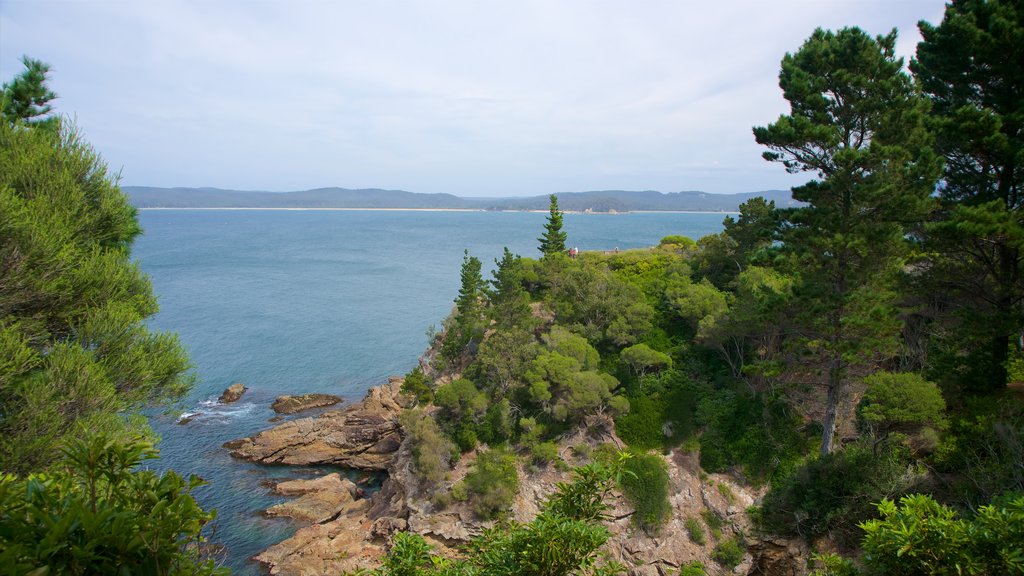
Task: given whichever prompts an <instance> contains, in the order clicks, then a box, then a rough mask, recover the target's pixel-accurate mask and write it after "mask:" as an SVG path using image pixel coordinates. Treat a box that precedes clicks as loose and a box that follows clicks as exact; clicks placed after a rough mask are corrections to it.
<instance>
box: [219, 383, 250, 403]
mask: <svg viewBox="0 0 1024 576" xmlns="http://www.w3.org/2000/svg"><path fill="white" fill-rule="evenodd" d="M246 390H248V388H246V387H245V385H244V384H242V383H241V382H236V383H234V384H232V385H231V386H228V387H227V388H225V389H224V393H223V394H221V395H220V402H221V404H230V403H231V402H235V401H237V400H238V399H239V398H241V397H242V394H245V391H246Z"/></svg>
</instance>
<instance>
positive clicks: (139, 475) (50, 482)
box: [0, 434, 227, 575]
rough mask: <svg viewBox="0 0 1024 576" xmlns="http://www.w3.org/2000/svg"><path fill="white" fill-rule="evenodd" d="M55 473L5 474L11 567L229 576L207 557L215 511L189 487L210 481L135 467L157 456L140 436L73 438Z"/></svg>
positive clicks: (0, 548) (3, 528)
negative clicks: (206, 538)
mask: <svg viewBox="0 0 1024 576" xmlns="http://www.w3.org/2000/svg"><path fill="white" fill-rule="evenodd" d="M64 454H65V455H64V459H63V461H62V462H61V464H62V465H63V467H62V468H60V471H59V472H54V473H53V474H33V475H30V476H28V477H27V478H24V479H19V478H16V477H15V476H13V475H11V474H0V567H2V568H0V572H3V573H4V574H136V573H138V574H168V575H184V574H189V575H206V574H226V573H227V570H225V569H223V568H220V569H218V568H215V567H214V564H213V562H212V561H209V560H207V561H202V562H201V561H200V560H201V559H200V558H199V544H200V543H201V542H203V538H202V536H201V531H202V529H203V526H204V525H206V523H207V522H209V521H210V520H211V519H213V517H214V513H213V512H204V511H203V510H202V509H201V508H200V507H199V505H198V504H197V503H196V501H195V500H194V499H193V498H192V495H191V492H192V490H194V489H195V488H196V487H198V486H200V485H202V484H203V482H202V481H201V480H200V479H199V478H198V477H197V476H192V477H191V478H189V479H188V480H185V479H183V478H181V477H180V476H178V475H177V474H175V473H174V472H167V473H165V474H163V475H158V474H157V473H156V472H154V471H152V470H141V469H137V467H138V466H139V465H140V464H141V463H142V462H143V461H144V460H148V459H152V458H156V454H157V451H156V449H155V448H153V445H152V444H150V443H149V442H146V441H144V440H141V439H138V438H136V439H130V440H127V441H122V440H117V439H115V438H114V437H112V436H109V435H105V434H87V435H85V438H84V439H75V440H71V441H69V443H68V447H67V448H66V449H65V452H64Z"/></svg>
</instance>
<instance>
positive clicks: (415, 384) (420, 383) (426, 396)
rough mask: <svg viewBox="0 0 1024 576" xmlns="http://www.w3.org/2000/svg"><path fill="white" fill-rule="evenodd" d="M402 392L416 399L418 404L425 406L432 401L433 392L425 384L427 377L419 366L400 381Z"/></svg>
mask: <svg viewBox="0 0 1024 576" xmlns="http://www.w3.org/2000/svg"><path fill="white" fill-rule="evenodd" d="M402 392H404V393H406V394H411V395H413V396H415V397H416V401H417V402H419V403H420V404H427V403H429V402H430V401H431V400H433V399H434V390H433V389H432V388H431V387H430V385H428V384H427V377H426V376H424V374H423V370H421V369H420V367H419V366H417V367H415V368H413V369H412V372H409V373H408V374H406V375H405V379H404V380H403V381H402Z"/></svg>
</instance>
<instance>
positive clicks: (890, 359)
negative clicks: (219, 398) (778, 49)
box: [0, 0, 1024, 576]
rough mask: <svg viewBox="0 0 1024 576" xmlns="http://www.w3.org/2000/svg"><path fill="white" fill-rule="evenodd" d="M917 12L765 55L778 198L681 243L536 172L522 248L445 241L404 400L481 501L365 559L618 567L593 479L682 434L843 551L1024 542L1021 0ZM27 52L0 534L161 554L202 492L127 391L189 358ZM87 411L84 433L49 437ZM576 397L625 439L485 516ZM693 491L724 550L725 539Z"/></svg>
mask: <svg viewBox="0 0 1024 576" xmlns="http://www.w3.org/2000/svg"><path fill="white" fill-rule="evenodd" d="M921 30H922V34H923V37H924V41H923V42H922V43H921V44H920V45H919V47H918V53H917V54H918V55H917V58H916V59H915V60H914V61H913V62H911V64H910V70H911V71H912V72H913V76H911V75H910V74H908V73H907V72H906V71H905V70H904V66H903V62H902V61H901V60H900V59H898V58H896V56H895V44H896V36H895V33H890V34H888V35H883V36H878V37H872V36H870V35H868V34H866V33H864V32H863V31H861V30H859V29H857V28H846V29H842V30H839V31H838V32H833V31H825V30H817V31H815V32H814V33H813V34H812V35H811V36H810V38H809V39H808V40H807V41H806V42H805V43H804V45H803V46H802V47H801V48H800V49H799V50H797V51H796V52H794V53H793V54H788V55H786V56H785V57H784V59H783V61H782V65H781V72H780V77H779V84H780V86H781V88H782V90H783V93H784V96H785V98H786V100H787V101H788V103H789V105H790V110H789V112H788V113H787V114H783V115H782V116H780V117H779V118H778V119H777V120H776V121H775V122H772V123H770V124H768V125H766V126H764V127H758V128H755V129H754V137H755V139H756V140H757V141H758V142H759V143H761V144H762V145H764V146H765V147H766V148H767V151H766V152H765V153H764V156H765V158H766V159H767V160H769V161H772V162H779V163H781V164H782V165H783V167H784V168H785V169H786V170H787V171H789V172H793V173H797V172H806V173H809V174H811V175H812V176H813V179H812V180H811V181H810V182H808V183H807V184H804V185H801V186H797V187H796V188H794V189H793V196H794V198H795V199H796V200H799V201H800V202H802V204H801V205H800V206H798V207H793V208H777V207H776V206H775V205H774V203H772V202H769V201H766V200H764V199H760V198H755V199H752V200H750V201H748V202H746V203H744V204H743V205H742V206H741V209H740V212H739V214H738V216H736V217H735V218H733V217H729V218H727V219H726V220H725V223H724V230H723V232H721V233H719V234H715V235H711V236H708V237H705V238H702V239H700V240H699V241H698V242H694V241H693V240H691V239H688V238H684V237H679V236H670V237H667V238H665V239H664V240H663V241H662V242H661V243H660V245H659V246H657V247H654V248H651V249H649V250H638V251H627V252H622V253H613V254H601V253H583V254H579V255H578V256H576V257H570V256H569V255H568V254H566V252H565V246H566V240H567V237H568V231H565V230H563V229H562V225H563V220H562V217H561V213H560V211H559V208H558V203H557V202H558V200H557V198H555V197H551V198H550V207H549V216H548V221H547V224H546V226H545V228H544V231H543V233H542V236H541V237H540V238H538V242H539V248H540V253H541V254H542V256H541V257H540V258H539V259H532V258H525V257H520V256H518V255H515V254H512V253H511V252H510V251H508V250H507V249H506V250H505V251H504V253H503V254H502V255H501V257H500V258H499V259H497V260H495V268H494V271H493V273H492V277H491V278H490V279H489V280H485V279H484V278H483V266H482V262H481V260H480V259H479V258H478V257H476V256H473V255H471V254H470V253H469V252H468V251H467V252H466V253H465V256H464V259H463V265H462V269H461V289H460V291H459V294H458V297H457V299H456V300H455V304H456V308H455V311H454V313H453V314H452V316H451V317H450V318H449V319H448V320H447V321H446V323H445V326H444V329H443V330H442V331H441V333H439V334H438V335H437V338H436V341H435V342H433V346H432V350H433V351H434V352H435V355H434V356H432V357H431V359H430V362H429V363H428V364H427V365H425V366H424V367H423V368H422V369H417V370H415V371H413V372H412V373H410V374H409V375H408V376H407V378H406V381H405V388H406V390H407V391H408V392H410V393H412V394H413V395H414V396H415V397H416V399H417V402H418V404H419V406H418V407H417V408H416V409H413V410H410V411H408V412H407V413H406V414H405V415H404V416H403V419H402V424H403V427H404V429H405V433H406V438H407V445H408V447H409V448H410V449H411V454H412V456H413V469H414V471H415V472H416V473H417V474H418V480H419V484H420V485H419V486H417V487H415V490H416V491H417V492H418V493H419V494H421V495H423V496H425V497H428V498H430V501H431V504H432V505H433V506H435V507H438V508H441V507H445V506H449V505H455V502H458V501H463V500H465V501H468V506H469V509H470V510H472V511H473V512H474V513H475V514H477V515H478V516H480V517H482V518H496V519H497V521H498V524H497V526H498V527H497V528H496V529H494V530H492V531H489V532H487V533H486V534H484V535H483V536H482V537H480V538H478V539H477V540H475V541H474V542H472V543H471V544H470V545H469V547H468V549H467V554H466V555H465V556H464V557H463V558H461V559H456V560H450V559H442V558H439V557H437V556H434V555H432V554H431V552H430V549H429V547H428V546H427V544H426V542H425V541H424V540H423V539H422V538H419V537H418V536H415V535H404V534H403V535H398V536H396V537H395V540H394V542H393V547H392V549H391V552H390V553H389V555H388V556H387V558H386V561H385V565H384V566H383V567H382V568H381V569H380V570H378V573H379V574H381V575H382V576H390V575H400V574H401V575H405V574H433V573H438V574H552V575H554V574H570V573H604V572H613V571H615V570H616V566H615V565H614V564H600V563H599V562H598V560H597V550H598V548H599V547H600V546H601V545H602V544H603V543H604V542H605V541H606V540H607V538H608V532H607V530H606V529H605V528H604V527H602V526H601V524H600V521H601V520H602V518H603V516H602V514H603V512H604V509H605V508H604V496H605V495H606V494H607V493H608V492H609V491H610V490H612V489H613V488H616V487H617V488H618V489H620V490H622V492H623V493H624V494H625V496H626V499H627V501H628V502H630V503H631V505H632V506H633V507H634V509H635V513H634V514H633V519H634V522H635V525H636V527H637V529H642V530H646V531H649V532H656V531H657V530H658V528H659V525H660V524H661V523H662V522H663V521H664V519H665V518H666V516H667V515H668V514H669V513H670V507H669V505H668V501H667V498H668V496H669V479H668V474H667V473H666V460H665V459H664V456H663V453H664V452H667V451H672V450H678V451H683V452H688V453H691V454H696V455H698V456H695V457H698V458H699V462H700V465H701V467H702V468H703V469H704V470H706V471H709V472H724V473H730V474H733V475H734V476H735V477H736V478H737V479H740V480H744V481H746V482H749V483H754V484H759V485H762V486H766V487H767V489H768V490H767V494H766V495H765V497H764V498H763V501H762V502H761V504H760V506H759V507H758V508H757V509H755V510H752V511H751V512H752V513H753V516H754V519H755V520H756V524H757V526H758V528H759V529H760V530H763V531H765V532H769V533H774V534H783V535H789V536H796V537H804V538H806V539H808V540H810V541H815V542H816V541H818V540H820V539H827V540H830V541H831V543H834V544H838V545H839V547H840V549H841V550H843V551H844V552H850V553H851V554H855V553H856V552H857V549H858V547H859V549H860V551H862V552H863V554H862V555H861V556H857V557H856V561H854V562H852V561H850V560H849V559H844V558H840V557H838V556H823V557H821V558H820V559H819V560H820V567H821V569H822V571H823V573H826V574H854V573H858V572H864V573H867V574H935V573H950V574H952V573H964V574H991V573H1008V574H1013V573H1017V574H1020V573H1024V558H1022V556H1021V552H1020V546H1019V543H1020V542H1021V540H1022V537H1024V536H1022V535H1024V528H1022V526H1024V500H1022V496H1021V493H1024V468H1022V465H1021V463H1022V462H1024V402H1022V399H1021V398H1020V390H1019V386H1013V387H1011V386H1009V384H1010V383H1011V382H1012V383H1014V384H1018V383H1020V382H1021V381H1022V380H1024V369H1022V367H1024V351H1022V350H1021V343H1022V339H1024V313H1022V308H1021V303H1022V299H1024V258H1022V250H1024V220H1022V215H1021V207H1022V205H1024V190H1022V189H1021V186H1022V183H1024V109H1022V108H1021V107H1022V106H1024V100H1022V99H1021V98H1020V93H1021V90H1022V86H1024V82H1022V80H1024V79H1022V77H1021V75H1022V74H1024V72H1022V69H1021V67H1020V65H1019V63H1020V62H1021V61H1024V4H1022V2H1021V1H1020V0H987V1H986V0H962V1H956V2H953V3H951V4H950V5H949V6H948V7H947V9H946V14H945V17H944V19H943V21H942V22H941V23H940V24H938V25H934V26H933V25H930V24H927V23H922V24H921ZM25 64H26V68H27V70H26V72H25V74H24V75H22V76H20V77H19V78H18V79H16V80H15V81H14V82H12V83H10V84H5V85H4V90H3V106H2V110H3V122H0V467H2V468H3V469H4V470H5V471H10V472H14V473H16V474H17V476H15V475H5V476H4V477H3V479H2V483H0V498H2V502H3V508H2V509H0V528H2V530H0V537H2V538H3V540H2V543H3V548H0V554H2V555H3V556H2V557H0V559H2V560H3V561H4V562H3V564H4V565H5V566H15V567H17V568H16V569H15V570H16V571H17V570H21V568H32V567H42V566H50V567H51V570H53V571H62V570H63V571H68V572H71V573H74V572H76V571H77V572H89V571H90V570H92V569H93V568H95V569H96V570H102V569H105V567H106V566H108V565H110V564H109V563H110V562H112V561H113V562H121V563H123V564H124V565H130V564H132V563H136V564H138V565H140V566H144V568H140V569H141V570H146V569H150V568H151V566H150V564H146V563H147V562H148V563H155V565H158V566H159V568H158V569H157V568H154V569H153V570H154V571H158V572H170V573H174V572H175V570H178V569H179V568H181V567H185V566H187V565H189V562H191V561H193V560H194V556H193V555H190V554H193V553H194V552H195V550H196V548H195V547H194V544H195V543H196V542H197V541H198V538H199V536H198V535H199V531H200V529H201V527H202V524H203V522H205V521H206V520H207V519H208V515H206V514H205V513H203V512H202V511H201V510H199V509H198V508H196V507H195V505H194V502H193V501H192V500H191V497H190V496H189V495H188V490H189V489H190V488H191V487H192V486H194V482H188V483H186V482H184V481H183V480H182V479H181V478H180V477H178V476H176V475H173V474H169V475H167V476H164V477H157V476H155V475H152V474H149V473H146V472H132V471H131V469H132V467H133V466H134V465H135V464H136V463H138V462H139V460H140V459H141V458H143V457H144V456H147V455H149V454H150V450H149V448H148V447H147V446H146V445H145V444H144V443H139V442H138V441H126V440H124V439H125V438H131V437H133V436H134V435H135V434H137V433H138V431H139V428H140V426H141V424H140V423H139V422H138V421H137V420H136V419H133V418H130V417H126V415H127V414H130V413H131V410H132V409H133V408H136V407H138V406H140V405H142V404H144V403H149V402H154V401H159V400H161V399H164V398H168V397H173V396H175V395H177V394H180V393H181V391H182V390H184V389H185V387H186V386H187V385H188V379H187V377H186V376H184V375H183V374H185V367H186V362H185V359H184V356H183V355H182V354H181V352H180V348H179V347H178V345H177V343H176V341H175V340H174V339H173V338H172V337H170V336H166V335H154V334H151V333H149V332H148V331H147V330H146V329H145V327H144V326H143V324H142V322H143V320H144V319H145V318H146V317H147V316H149V315H151V314H152V313H153V312H154V311H155V302H154V300H153V297H152V295H151V294H150V291H149V286H148V283H147V282H146V280H145V278H144V277H143V276H141V275H140V274H139V272H138V270H137V269H136V268H135V267H133V266H132V265H130V264H129V262H128V249H129V247H130V243H131V240H132V238H134V236H135V235H136V234H138V226H137V223H136V221H135V218H134V213H133V211H132V209H131V208H130V207H129V206H128V205H127V203H126V202H125V200H124V198H123V196H121V195H120V194H119V193H118V191H117V188H116V186H115V185H114V184H113V182H112V181H111V179H110V178H109V177H108V176H107V175H106V173H105V168H104V166H103V165H102V162H100V161H99V159H98V157H97V156H96V155H95V154H94V153H93V152H92V151H91V150H90V149H89V148H88V146H87V145H85V144H84V143H83V142H82V141H81V139H80V138H78V137H77V136H76V135H75V134H74V132H73V131H72V130H71V129H69V128H67V127H66V126H64V125H63V124H62V123H61V122H60V121H56V120H53V119H52V117H51V118H47V117H46V114H47V111H48V104H47V102H48V100H49V99H51V98H52V94H51V93H49V91H48V90H46V89H45V85H44V81H45V76H46V70H45V66H43V65H41V64H39V63H37V62H34V61H30V60H26V62H25ZM574 256H575V255H574ZM83 426H87V427H89V428H90V429H93V430H101V431H102V434H101V435H100V436H97V437H95V438H93V439H86V440H85V441H84V442H81V443H79V442H72V441H70V439H71V438H72V437H74V436H75V435H77V434H78V431H79V430H81V429H82V427H83ZM580 427H587V428H591V429H599V428H602V427H603V428H605V429H606V430H611V429H614V430H615V431H616V432H617V433H618V435H619V437H620V438H622V439H623V440H624V441H625V442H626V443H627V444H628V445H629V451H628V453H626V454H623V455H621V456H619V458H620V460H618V461H616V460H615V457H614V456H609V450H608V449H606V447H598V449H596V450H593V451H592V453H591V454H590V455H591V456H592V457H593V458H594V459H595V461H596V462H597V463H596V464H592V465H590V466H586V467H584V468H581V469H579V470H578V471H577V476H576V481H575V482H573V483H571V484H563V485H561V486H560V489H559V491H558V492H557V493H556V494H555V495H554V496H553V497H552V498H551V499H550V500H549V501H548V502H547V504H546V505H545V506H544V507H543V509H542V511H541V513H540V514H539V515H538V516H537V517H536V518H535V519H534V520H533V521H531V522H529V523H525V524H524V523H517V522H513V521H510V520H509V519H508V518H506V517H504V514H505V512H506V511H507V510H508V508H509V506H510V503H511V502H512V501H513V498H514V496H515V493H516V490H517V489H518V485H519V478H520V474H521V472H522V471H524V470H541V469H544V468H545V467H549V466H558V465H559V464H561V463H562V462H563V458H562V457H561V452H560V451H561V450H563V449H564V446H562V445H560V444H559V441H560V440H562V439H563V438H564V436H565V433H567V432H572V431H575V430H578V429H579V428H580ZM62 449H63V454H65V456H64V459H63V460H62V459H60V458H59V455H60V454H61V450H62ZM574 450H575V448H574ZM590 451H591V448H590V447H580V448H579V450H578V453H579V454H586V453H588V452H590ZM463 454H467V455H471V456H467V457H471V458H472V462H471V465H470V467H469V470H468V472H467V473H466V474H465V476H464V478H462V479H460V480H457V481H451V479H450V472H451V468H452V467H453V466H454V464H455V463H456V462H457V461H458V459H459V458H460V457H461V455H463ZM622 458H624V459H625V460H621V459H622ZM613 461H615V465H614V466H612V465H611V464H610V463H611V462H613ZM602 463H603V464H602ZM44 469H49V470H48V471H46V472H40V471H42V470H44ZM449 482H450V483H449ZM922 493H926V494H922ZM896 502H898V504H897V503H896ZM54 519H55V520H54ZM51 520H53V521H51ZM704 522H705V524H706V526H707V527H708V530H709V531H710V533H711V536H712V538H713V539H714V540H715V541H716V546H715V550H714V552H713V554H712V558H713V559H714V560H715V561H716V562H718V563H719V564H720V565H722V566H724V567H726V568H732V567H733V566H735V565H736V564H737V563H738V562H739V561H740V559H741V558H742V555H743V539H742V538H740V537H738V536H735V535H733V536H728V537H723V535H722V534H721V531H720V529H721V526H720V525H719V524H718V523H719V522H720V519H719V518H717V517H714V516H713V515H712V514H710V513H709V514H708V515H707V516H705V517H704ZM685 527H686V530H687V532H688V533H689V535H690V538H691V540H693V541H694V542H701V541H702V542H708V539H707V537H706V535H705V533H704V527H703V525H702V524H701V523H700V521H698V520H697V519H696V518H690V519H688V520H687V521H686V523H685ZM129 533H130V534H137V535H139V537H140V539H141V541H136V539H134V538H129V539H127V540H126V539H125V534H129ZM150 536H152V537H150ZM114 544H117V545H118V546H120V547H114ZM190 546H191V547H190ZM154 547H155V548H154ZM111 558H114V560H111ZM104 563H106V564H104ZM139 563H141V564H139ZM182 569H184V568H182ZM192 569H195V570H199V571H202V570H209V569H211V568H210V567H209V565H200V566H199V567H198V568H194V567H191V568H189V570H192ZM681 571H682V572H683V573H687V574H693V573H699V572H703V567H701V566H699V565H690V566H685V567H683V568H682V569H681Z"/></svg>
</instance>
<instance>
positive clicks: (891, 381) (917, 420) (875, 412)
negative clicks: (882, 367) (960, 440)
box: [858, 372, 946, 440]
mask: <svg viewBox="0 0 1024 576" xmlns="http://www.w3.org/2000/svg"><path fill="white" fill-rule="evenodd" d="M864 382H865V384H867V391H866V392H865V393H864V398H863V399H861V402H860V405H859V406H858V414H859V416H860V418H861V420H862V421H863V422H864V423H865V425H866V426H867V427H868V428H869V429H870V430H872V431H873V432H874V433H875V434H876V435H878V436H880V440H884V439H885V437H887V436H888V435H889V434H890V433H892V432H895V431H899V432H916V431H918V430H920V429H921V428H922V427H924V426H931V427H933V428H941V427H942V426H944V424H945V415H944V413H945V410H946V402H945V400H943V399H942V393H941V392H940V391H939V388H938V386H936V385H935V384H934V383H933V382H928V381H927V380H925V379H924V378H922V377H921V376H920V375H919V374H912V373H900V374H896V373H892V372H876V373H874V374H872V375H870V376H868V377H867V378H865V379H864Z"/></svg>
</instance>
